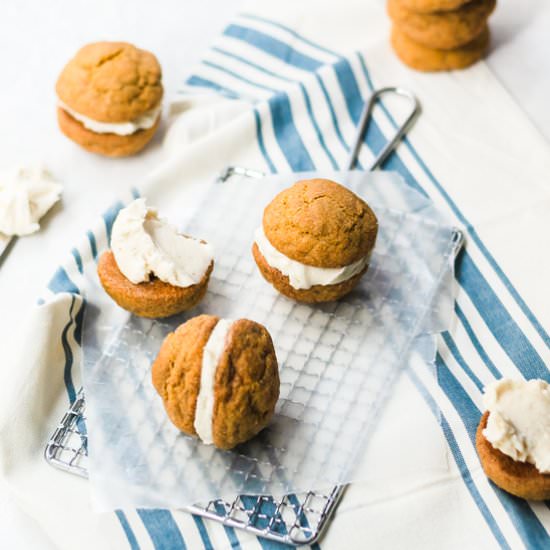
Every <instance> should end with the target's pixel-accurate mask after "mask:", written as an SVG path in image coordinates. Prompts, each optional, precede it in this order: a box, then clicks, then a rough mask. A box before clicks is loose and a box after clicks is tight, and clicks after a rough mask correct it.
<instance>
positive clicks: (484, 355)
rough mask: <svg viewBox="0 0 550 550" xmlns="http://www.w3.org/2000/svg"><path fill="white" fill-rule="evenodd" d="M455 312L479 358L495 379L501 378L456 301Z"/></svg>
mask: <svg viewBox="0 0 550 550" xmlns="http://www.w3.org/2000/svg"><path fill="white" fill-rule="evenodd" d="M455 313H456V316H457V317H458V318H459V319H460V322H461V323H462V326H463V327H464V330H465V331H466V334H467V335H468V336H469V338H470V340H471V342H472V344H473V345H474V348H475V349H476V351H477V353H478V354H479V356H480V357H481V359H482V360H483V362H484V363H485V365H486V366H487V368H488V369H489V370H490V371H491V374H492V375H493V376H494V377H495V378H497V379H500V378H502V374H501V372H500V371H499V370H498V369H497V368H496V366H495V364H494V363H493V362H492V361H491V358H490V357H489V356H488V355H487V352H486V351H485V348H484V347H483V346H482V345H481V342H480V341H479V339H478V337H477V336H476V335H475V333H474V330H473V329H472V326H471V325H470V323H469V321H468V319H466V315H464V312H463V311H462V309H461V307H460V306H459V305H458V302H455Z"/></svg>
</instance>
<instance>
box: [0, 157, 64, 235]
mask: <svg viewBox="0 0 550 550" xmlns="http://www.w3.org/2000/svg"><path fill="white" fill-rule="evenodd" d="M62 189H63V187H62V186H61V184H60V183H59V182H57V181H56V180H55V179H54V178H53V177H52V176H51V174H50V173H49V172H48V171H47V170H46V169H44V168H43V167H38V166H36V167H29V168H25V167H19V166H18V167H15V168H13V169H11V170H8V171H6V172H3V173H1V174H0V233H3V234H4V235H9V236H12V235H18V236H22V235H29V234H31V233H34V232H36V231H38V230H39V229H40V225H39V223H38V222H39V221H40V218H41V217H42V216H43V215H44V214H45V213H46V212H47V211H48V210H49V209H50V208H51V207H52V206H53V205H54V204H55V203H56V202H57V201H58V200H59V197H60V195H61V191H62Z"/></svg>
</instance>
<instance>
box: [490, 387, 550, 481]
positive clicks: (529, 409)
mask: <svg viewBox="0 0 550 550" xmlns="http://www.w3.org/2000/svg"><path fill="white" fill-rule="evenodd" d="M483 404H484V405H485V408H486V409H487V410H488V411H489V419H488V421H487V427H486V428H485V430H483V435H484V436H485V437H486V438H487V440H488V441H490V442H491V444H492V445H493V447H494V448H495V449H498V450H499V451H502V452H503V453H504V454H506V455H508V456H509V457H511V458H513V459H514V460H517V461H519V462H529V463H531V464H534V465H535V466H536V468H537V469H538V471H539V472H541V473H543V474H548V473H550V385H549V384H548V383H547V382H545V381H544V380H528V381H527V382H526V381H525V380H511V379H508V378H503V379H501V380H498V381H497V382H493V383H492V384H490V385H489V386H488V387H487V388H486V389H485V395H484V396H483Z"/></svg>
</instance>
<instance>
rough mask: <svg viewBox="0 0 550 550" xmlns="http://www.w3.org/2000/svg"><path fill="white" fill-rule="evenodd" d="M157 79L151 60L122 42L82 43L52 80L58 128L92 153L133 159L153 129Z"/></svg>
mask: <svg viewBox="0 0 550 550" xmlns="http://www.w3.org/2000/svg"><path fill="white" fill-rule="evenodd" d="M161 79H162V74H161V68H160V65H159V63H158V61H157V58H156V57H155V56H154V55H153V54H152V53H150V52H148V51H145V50H140V49H139V48H136V47H135V46H133V45H132V44H127V43H125V42H96V43H93V44H88V45H86V46H84V47H83V48H81V49H80V50H79V51H78V52H77V54H76V55H75V56H74V57H73V59H71V60H70V61H69V62H68V63H67V65H66V66H65V68H64V69H63V71H62V72H61V74H60V76H59V79H58V80H57V84H56V92H57V97H58V108H57V118H58V123H59V127H60V128H61V131H62V132H63V133H64V134H65V135H66V136H67V137H69V138H70V139H72V140H73V141H75V142H76V143H78V144H79V145H80V146H82V147H83V148H84V149H86V150H88V151H91V152H93V153H99V154H101V155H106V156H109V157H122V156H127V155H133V154H134V153H137V152H138V151H140V150H141V149H143V147H145V145H146V144H147V143H148V142H149V140H150V139H151V138H152V137H153V135H154V133H155V131H156V129H157V128H158V125H159V121H160V114H161V100H162V95H163V87H162V81H161Z"/></svg>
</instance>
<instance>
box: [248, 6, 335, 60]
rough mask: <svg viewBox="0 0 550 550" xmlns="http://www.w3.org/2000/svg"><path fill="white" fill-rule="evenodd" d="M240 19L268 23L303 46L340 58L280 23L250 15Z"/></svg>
mask: <svg viewBox="0 0 550 550" xmlns="http://www.w3.org/2000/svg"><path fill="white" fill-rule="evenodd" d="M239 15H241V16H242V17H246V18H247V19H252V20H255V21H262V22H264V23H269V24H270V25H272V26H273V27H278V28H279V29H283V30H284V31H286V32H288V33H289V34H291V35H292V36H293V37H294V38H297V39H298V40H301V41H302V42H303V43H304V44H308V45H309V46H312V47H314V48H316V49H318V50H319V51H322V52H325V53H328V54H329V55H333V56H335V57H341V56H340V54H338V53H336V52H334V51H332V50H329V49H328V48H325V47H324V46H321V45H319V44H316V43H315V42H312V41H311V40H309V39H307V38H304V37H303V36H302V35H301V34H298V33H297V32H296V31H295V30H294V29H291V28H290V27H287V26H286V25H283V24H282V23H278V22H277V21H273V20H271V19H267V18H266V17H260V16H259V15H254V14H252V13H241V14H239Z"/></svg>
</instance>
